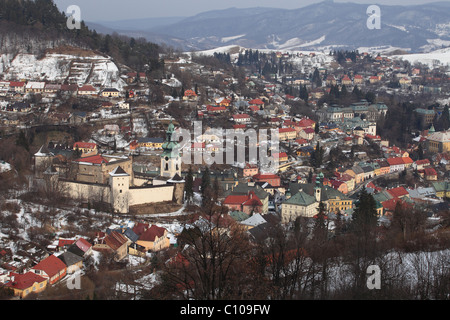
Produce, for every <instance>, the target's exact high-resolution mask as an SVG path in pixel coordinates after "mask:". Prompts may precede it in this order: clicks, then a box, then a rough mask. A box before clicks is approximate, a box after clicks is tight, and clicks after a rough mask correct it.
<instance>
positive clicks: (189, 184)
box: [184, 167, 194, 204]
mask: <svg viewBox="0 0 450 320" xmlns="http://www.w3.org/2000/svg"><path fill="white" fill-rule="evenodd" d="M193 198H194V176H193V173H192V168H191V167H189V170H188V173H187V175H186V178H185V183H184V199H185V201H186V202H187V203H188V204H190V203H191V202H192V200H193Z"/></svg>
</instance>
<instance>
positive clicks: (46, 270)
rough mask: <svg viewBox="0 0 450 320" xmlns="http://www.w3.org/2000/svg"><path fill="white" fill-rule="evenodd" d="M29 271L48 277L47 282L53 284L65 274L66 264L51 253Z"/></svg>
mask: <svg viewBox="0 0 450 320" xmlns="http://www.w3.org/2000/svg"><path fill="white" fill-rule="evenodd" d="M31 271H32V272H34V273H35V274H37V275H39V276H41V277H43V278H46V279H48V282H49V284H54V283H56V282H57V281H58V280H60V279H62V278H63V277H64V276H65V275H66V274H67V266H66V264H65V263H64V262H62V261H61V259H59V258H58V257H56V256H55V255H54V254H52V255H50V256H48V257H47V258H45V259H44V260H42V261H41V262H39V263H38V264H37V265H35V266H34V267H32V268H31Z"/></svg>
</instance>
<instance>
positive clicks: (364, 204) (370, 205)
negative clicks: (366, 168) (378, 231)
mask: <svg viewBox="0 0 450 320" xmlns="http://www.w3.org/2000/svg"><path fill="white" fill-rule="evenodd" d="M377 221H378V217H377V208H376V202H375V199H374V198H373V196H372V195H371V194H369V193H367V190H366V188H365V187H363V189H362V190H361V192H360V194H359V197H358V200H357V203H356V208H355V209H354V210H353V215H352V230H353V231H354V232H355V233H356V234H360V235H361V234H364V235H369V234H370V233H372V231H374V229H375V227H376V226H377Z"/></svg>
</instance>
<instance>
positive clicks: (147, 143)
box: [137, 137, 164, 149]
mask: <svg viewBox="0 0 450 320" xmlns="http://www.w3.org/2000/svg"><path fill="white" fill-rule="evenodd" d="M137 143H138V147H139V148H147V149H162V145H163V143H164V139H163V138H145V137H144V138H138V141H137Z"/></svg>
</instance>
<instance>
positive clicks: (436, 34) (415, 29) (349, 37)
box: [120, 1, 450, 52]
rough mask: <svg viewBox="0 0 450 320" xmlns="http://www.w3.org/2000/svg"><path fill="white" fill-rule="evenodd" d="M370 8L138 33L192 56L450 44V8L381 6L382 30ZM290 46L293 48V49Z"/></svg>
mask: <svg viewBox="0 0 450 320" xmlns="http://www.w3.org/2000/svg"><path fill="white" fill-rule="evenodd" d="M368 6H369V5H366V4H357V3H335V2H330V1H323V2H320V3H317V4H312V5H308V6H305V7H301V8H298V9H280V8H267V7H254V8H243V9H240V8H228V9H224V10H213V11H207V12H202V13H199V14H197V15H194V16H192V17H187V18H185V19H182V20H180V21H178V22H175V23H173V24H169V25H164V26H160V27H152V28H148V29H146V30H140V34H141V35H142V36H143V37H145V38H147V40H150V41H153V40H155V39H156V38H155V37H156V35H158V37H159V39H157V42H158V43H161V42H164V39H168V40H170V39H172V40H173V39H177V43H179V44H180V45H181V46H182V47H183V48H182V49H188V50H194V51H195V50H205V49H212V48H214V47H218V46H222V45H223V44H230V45H231V44H235V45H244V46H246V47H251V48H254V49H292V50H294V49H303V50H304V49H312V50H317V49H329V48H339V47H342V48H346V49H352V48H353V49H354V48H357V47H370V46H391V47H394V48H401V49H405V50H407V51H411V52H422V51H424V50H433V49H437V48H439V45H434V43H438V41H437V40H441V42H442V41H443V43H444V44H446V45H450V18H449V15H448V14H447V13H446V10H443V8H445V9H447V8H449V9H450V3H446V2H435V3H431V4H426V5H407V6H403V5H392V6H391V5H389V6H387V5H379V7H380V9H381V29H379V30H370V29H368V28H367V25H366V22H367V19H368V15H367V13H366V10H367V7H368ZM136 31H137V30H134V32H136ZM120 32H121V33H122V34H127V32H129V31H127V30H121V31H120ZM319 39H322V41H319ZM225 40H226V41H225ZM430 41H431V43H430ZM447 42H448V43H447ZM290 43H292V44H293V45H292V46H289V44H290ZM305 44H306V45H305Z"/></svg>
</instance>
